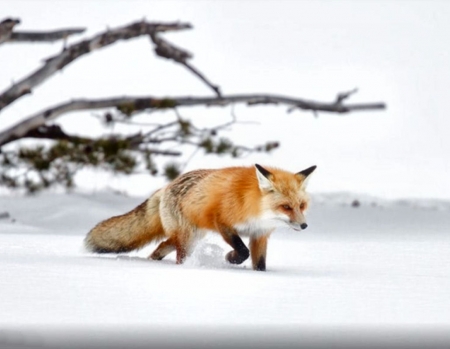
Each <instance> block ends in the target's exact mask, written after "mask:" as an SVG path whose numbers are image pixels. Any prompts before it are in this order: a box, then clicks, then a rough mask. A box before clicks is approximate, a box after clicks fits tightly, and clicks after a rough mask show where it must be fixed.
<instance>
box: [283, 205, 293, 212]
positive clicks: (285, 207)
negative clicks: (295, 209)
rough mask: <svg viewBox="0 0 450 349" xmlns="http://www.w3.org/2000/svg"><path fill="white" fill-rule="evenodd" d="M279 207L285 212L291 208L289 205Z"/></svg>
mask: <svg viewBox="0 0 450 349" xmlns="http://www.w3.org/2000/svg"><path fill="white" fill-rule="evenodd" d="M281 207H283V208H284V209H285V210H286V211H290V210H292V207H291V206H289V205H282V206H281Z"/></svg>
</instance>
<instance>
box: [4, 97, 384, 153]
mask: <svg viewBox="0 0 450 349" xmlns="http://www.w3.org/2000/svg"><path fill="white" fill-rule="evenodd" d="M233 103H247V104H248V105H258V104H283V105H288V106H292V107H295V108H299V109H304V110H311V111H316V112H317V111H322V112H332V113H349V112H353V111H361V110H380V109H385V108H386V106H385V104H384V103H366V104H342V103H341V102H340V103H336V102H332V103H324V102H316V101H311V100H305V99H299V98H291V97H285V96H277V95H270V94H261V95H252V94H249V95H230V96H222V97H171V98H156V97H121V98H107V99H92V100H90V99H77V100H72V101H70V102H67V103H63V104H60V105H57V106H54V107H51V108H48V109H45V110H43V111H41V112H39V113H37V114H35V115H32V116H30V117H28V118H26V119H25V120H23V121H22V122H20V123H18V124H16V125H15V126H13V127H11V128H9V129H7V130H5V131H3V132H1V133H0V146H2V145H4V144H7V143H9V142H11V141H13V140H17V139H19V138H22V137H24V135H26V134H27V132H30V130H33V129H36V128H38V127H40V126H43V125H45V124H46V123H47V122H49V121H51V120H54V119H56V118H58V117H59V116H61V115H63V114H66V113H70V112H74V111H83V110H94V109H105V108H117V109H118V110H119V111H121V112H122V113H124V114H127V115H131V114H133V113H136V112H139V111H143V110H151V109H154V110H158V109H173V108H176V107H188V106H201V105H202V106H226V105H229V104H233Z"/></svg>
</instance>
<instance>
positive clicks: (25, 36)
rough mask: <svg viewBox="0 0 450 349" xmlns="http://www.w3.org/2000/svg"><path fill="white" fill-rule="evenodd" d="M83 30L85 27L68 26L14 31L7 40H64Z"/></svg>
mask: <svg viewBox="0 0 450 349" xmlns="http://www.w3.org/2000/svg"><path fill="white" fill-rule="evenodd" d="M85 31H86V29H85V28H68V29H59V30H53V31H42V32H38V31H33V32H27V31H16V32H13V33H12V34H11V37H10V38H9V40H8V42H54V41H58V40H65V39H67V38H68V37H69V36H70V35H74V34H81V33H84V32H85Z"/></svg>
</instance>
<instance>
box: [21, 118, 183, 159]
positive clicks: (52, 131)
mask: <svg viewBox="0 0 450 349" xmlns="http://www.w3.org/2000/svg"><path fill="white" fill-rule="evenodd" d="M164 126H165V125H164ZM160 129H162V127H160ZM147 135H148V134H146V135H141V134H137V135H133V136H129V137H124V138H121V140H125V141H128V142H129V145H130V148H129V149H130V150H139V148H140V146H141V145H142V144H144V143H145V137H146V136H147ZM21 138H37V139H51V140H57V141H63V140H66V141H69V142H72V143H84V144H89V143H94V142H96V141H98V138H95V139H94V138H88V137H79V136H74V135H69V134H67V133H66V132H64V131H63V129H62V128H61V127H60V126H59V125H50V126H47V125H44V126H40V127H38V128H35V129H32V130H29V131H28V132H27V133H26V134H25V135H24V136H23V137H21ZM110 139H118V140H119V138H115V136H113V137H110ZM146 150H147V151H148V152H150V153H152V154H157V155H166V156H180V155H181V152H179V151H172V150H161V149H153V148H146Z"/></svg>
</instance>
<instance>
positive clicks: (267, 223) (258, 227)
mask: <svg viewBox="0 0 450 349" xmlns="http://www.w3.org/2000/svg"><path fill="white" fill-rule="evenodd" d="M287 220H288V218H287V217H286V216H284V215H276V214H274V213H272V212H268V213H266V214H263V215H261V216H259V217H253V218H250V219H248V220H247V221H244V222H242V223H238V224H236V225H235V226H234V228H235V229H236V230H237V231H238V232H239V234H241V235H243V236H262V235H267V234H269V233H271V232H272V231H273V230H274V229H276V228H279V227H284V228H286V227H287Z"/></svg>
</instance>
